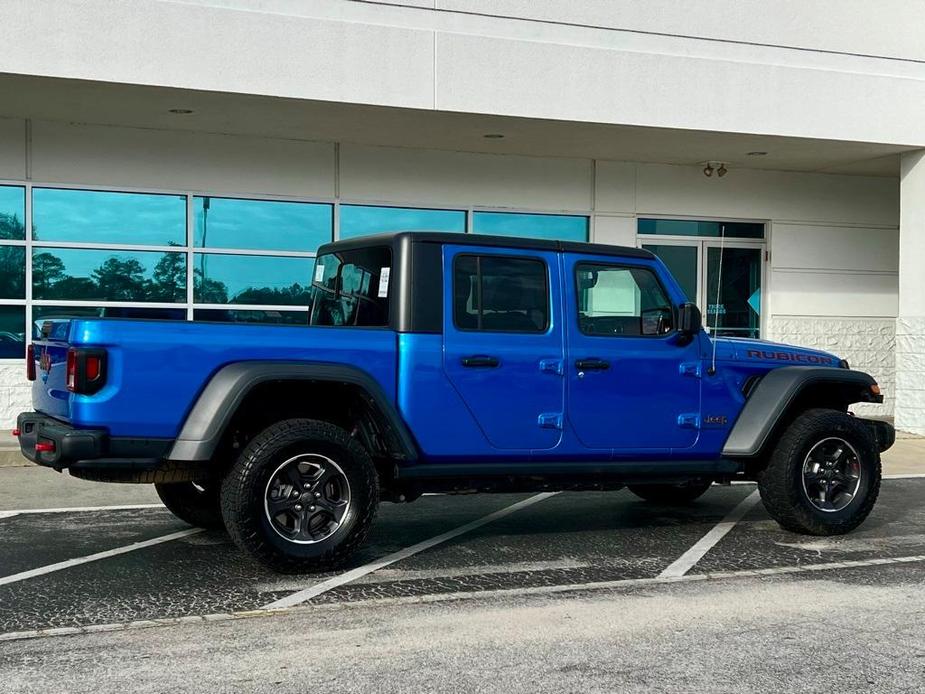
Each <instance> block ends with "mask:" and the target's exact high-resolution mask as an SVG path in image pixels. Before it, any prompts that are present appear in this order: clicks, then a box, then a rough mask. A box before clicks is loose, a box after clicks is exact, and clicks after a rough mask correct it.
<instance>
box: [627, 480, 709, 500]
mask: <svg viewBox="0 0 925 694" xmlns="http://www.w3.org/2000/svg"><path fill="white" fill-rule="evenodd" d="M711 484H712V482H710V481H709V480H691V481H689V482H682V483H681V484H628V485H626V488H627V489H629V490H630V491H631V492H633V494H635V495H636V496H638V497H640V498H641V499H645V500H646V501H651V502H653V503H656V504H667V505H670V506H675V505H678V504H689V503H690V502H692V501H694V500H695V499H699V498H700V497H701V496H703V495H704V494H705V493H706V491H707V490H708V489H709V488H710V485H711Z"/></svg>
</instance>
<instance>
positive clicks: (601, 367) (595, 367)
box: [575, 357, 610, 371]
mask: <svg viewBox="0 0 925 694" xmlns="http://www.w3.org/2000/svg"><path fill="white" fill-rule="evenodd" d="M575 367H576V368H577V369H580V370H581V371H606V370H607V369H609V368H610V362H609V361H604V360H603V359H598V358H597V357H589V358H588V359H579V360H578V361H576V362H575Z"/></svg>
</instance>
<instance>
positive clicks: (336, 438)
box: [221, 419, 379, 573]
mask: <svg viewBox="0 0 925 694" xmlns="http://www.w3.org/2000/svg"><path fill="white" fill-rule="evenodd" d="M302 453H315V454H320V455H324V456H327V457H329V458H331V459H332V460H335V461H336V462H337V465H338V466H339V467H340V469H341V470H342V471H343V473H344V476H345V477H346V478H347V481H348V483H349V486H350V501H349V503H350V504H351V506H352V508H351V510H350V516H349V519H348V520H347V521H346V522H345V523H344V524H343V525H342V526H341V527H339V528H338V529H337V530H336V531H335V532H334V533H333V534H332V535H331V536H330V537H328V538H327V539H324V540H321V541H319V542H317V543H314V544H296V543H294V542H290V541H289V540H286V539H285V538H283V537H281V536H280V535H279V534H278V533H277V532H276V531H275V530H274V529H273V527H272V526H271V524H270V520H269V519H268V518H267V514H266V513H265V511H264V495H265V493H266V487H267V484H268V483H269V480H270V477H271V476H272V474H273V472H274V470H275V469H276V467H277V466H278V465H279V464H280V463H282V462H284V461H285V460H286V459H287V458H290V457H292V456H293V455H300V454H302ZM378 505H379V481H378V477H377V474H376V468H375V466H374V465H373V461H372V459H371V458H370V457H369V454H368V453H367V452H366V449H365V448H364V447H363V446H362V445H360V443H358V442H357V441H356V440H355V439H353V438H351V437H350V435H349V434H348V433H347V432H346V431H344V430H343V429H341V428H340V427H337V426H335V425H333V424H329V423H327V422H321V421H317V420H313V419H288V420H284V421H281V422H277V423H276V424H273V425H272V426H270V427H268V428H267V429H265V430H264V431H262V432H261V433H260V434H258V435H257V436H256V437H254V438H253V439H252V440H251V441H250V443H248V445H247V446H246V447H245V448H244V450H243V451H242V452H241V454H240V456H239V457H238V459H237V461H236V462H235V463H234V465H233V466H232V467H231V469H230V470H229V471H228V473H227V474H226V476H225V478H224V479H223V481H222V487H221V508H222V516H223V517H224V520H225V527H226V528H227V529H228V534H229V535H230V536H231V539H232V540H233V541H234V542H235V544H237V545H238V547H240V548H241V549H243V550H244V551H245V552H246V553H247V554H249V555H250V556H252V557H253V558H255V559H257V560H258V561H260V562H262V563H263V564H265V565H267V566H269V567H270V568H272V569H274V570H275V571H279V572H281V573H298V572H306V571H323V570H327V569H332V568H335V567H337V566H339V565H340V564H342V563H343V562H344V561H345V560H346V559H347V558H348V557H349V556H350V555H351V554H352V553H353V552H354V551H355V550H356V549H357V547H359V546H360V545H361V544H362V543H363V541H364V540H365V539H366V536H367V534H368V533H369V528H370V525H371V524H372V521H373V518H374V517H375V515H376V510H377V508H378Z"/></svg>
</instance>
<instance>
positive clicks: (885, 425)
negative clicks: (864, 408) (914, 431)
mask: <svg viewBox="0 0 925 694" xmlns="http://www.w3.org/2000/svg"><path fill="white" fill-rule="evenodd" d="M861 421H862V422H863V423H864V424H866V425H867V429H868V431H870V435H871V436H873V437H874V441H876V442H877V448H879V449H880V452H881V453H883V451H885V450H888V449H889V448H890V447H891V446H892V445H893V444H894V443H896V429H894V428H893V425H892V424H890V423H889V422H883V421H880V420H879V419H861Z"/></svg>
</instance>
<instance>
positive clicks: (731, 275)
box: [700, 242, 764, 338]
mask: <svg viewBox="0 0 925 694" xmlns="http://www.w3.org/2000/svg"><path fill="white" fill-rule="evenodd" d="M704 246H705V250H706V272H704V273H703V281H704V287H703V292H704V294H705V297H706V300H705V301H704V302H703V303H701V304H700V305H701V306H705V307H706V310H705V311H704V324H705V325H707V326H709V328H710V332H711V334H713V335H724V336H728V337H752V338H758V337H760V336H761V334H760V333H761V261H762V257H763V255H764V252H763V249H761V248H756V247H754V246H730V245H727V246H725V247H724V248H720V246H719V244H718V243H714V242H705V243H704Z"/></svg>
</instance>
